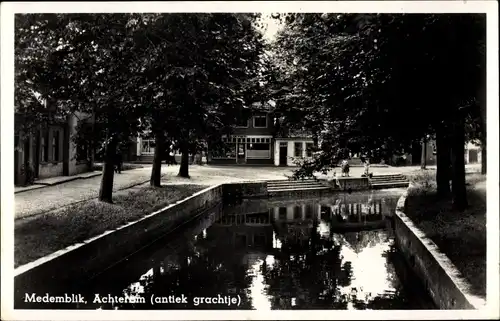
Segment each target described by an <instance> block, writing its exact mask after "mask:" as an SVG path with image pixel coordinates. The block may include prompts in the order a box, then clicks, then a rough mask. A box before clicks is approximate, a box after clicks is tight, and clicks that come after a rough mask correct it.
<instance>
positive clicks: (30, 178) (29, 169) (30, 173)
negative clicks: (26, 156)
mask: <svg viewBox="0 0 500 321" xmlns="http://www.w3.org/2000/svg"><path fill="white" fill-rule="evenodd" d="M25 174H26V185H32V184H33V183H34V182H35V169H34V168H33V166H32V165H31V162H30V161H27V162H26V168H25Z"/></svg>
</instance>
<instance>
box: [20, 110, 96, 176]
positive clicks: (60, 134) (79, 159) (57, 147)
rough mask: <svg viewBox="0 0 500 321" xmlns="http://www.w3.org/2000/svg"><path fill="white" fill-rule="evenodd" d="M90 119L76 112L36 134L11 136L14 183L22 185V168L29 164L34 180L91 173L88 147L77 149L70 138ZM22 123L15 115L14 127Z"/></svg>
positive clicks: (40, 127)
mask: <svg viewBox="0 0 500 321" xmlns="http://www.w3.org/2000/svg"><path fill="white" fill-rule="evenodd" d="M88 119H89V117H86V116H85V115H84V114H81V113H76V114H72V115H70V116H68V117H64V118H59V119H56V120H54V121H53V122H51V123H50V124H43V126H42V125H40V126H39V129H38V130H37V131H35V133H31V134H25V133H22V132H18V131H17V130H16V131H15V134H14V182H15V184H16V185H23V184H24V183H25V180H26V177H25V173H24V170H23V169H24V168H26V166H27V165H28V162H29V163H30V164H31V166H32V167H33V170H34V176H35V179H44V178H49V177H56V176H71V175H76V174H80V173H84V172H88V171H91V170H92V157H91V155H90V149H89V148H88V146H77V145H76V144H75V143H74V142H73V141H72V139H71V137H72V135H73V134H74V133H75V132H76V128H77V124H78V122H79V121H86V122H88ZM22 121H23V118H22V116H21V115H19V114H17V113H16V114H15V123H16V125H15V126H16V128H19V126H18V124H20V123H21V122H22Z"/></svg>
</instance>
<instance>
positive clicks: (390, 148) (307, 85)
mask: <svg viewBox="0 0 500 321" xmlns="http://www.w3.org/2000/svg"><path fill="white" fill-rule="evenodd" d="M457 30H459V31H460V32H458V31H457ZM484 30H485V24H484V16H481V15H459V14H449V15H432V14H431V15H428V14H400V15H393V14H377V15H365V14H291V15H288V16H287V17H286V23H285V28H284V31H283V32H282V35H281V36H279V37H278V40H277V46H278V48H283V50H284V49H285V48H287V50H286V51H284V52H285V53H286V55H289V56H290V58H288V61H293V60H295V61H296V64H294V65H293V69H294V71H293V72H291V73H290V75H291V77H290V80H289V81H290V82H291V83H292V84H293V86H294V87H296V88H300V90H299V93H295V94H296V95H295V97H294V96H293V95H289V94H287V93H282V94H281V95H280V96H281V98H280V99H279V102H278V103H282V102H283V101H285V102H286V101H287V99H289V98H290V97H292V103H291V104H294V105H296V106H301V107H299V108H304V107H302V106H314V109H315V110H316V111H315V112H314V113H312V114H311V115H313V116H312V118H313V119H315V120H316V121H317V122H319V123H320V124H323V126H324V130H323V131H322V133H321V141H322V144H321V150H320V151H321V153H320V154H319V155H318V156H317V157H316V158H315V160H314V161H312V162H306V163H304V164H302V168H301V169H300V170H299V171H298V172H297V173H296V174H297V175H298V176H300V175H311V174H312V173H313V172H314V171H315V170H319V169H324V168H327V167H329V166H335V165H336V164H337V162H338V159H339V157H341V154H342V152H341V151H342V150H344V149H346V148H347V149H348V150H350V151H352V152H354V153H364V154H367V156H368V157H370V158H387V157H388V156H389V155H393V154H395V153H400V152H402V151H403V150H405V149H409V147H410V146H411V144H412V143H414V142H418V141H421V140H422V139H423V138H424V137H427V135H430V136H431V137H435V136H436V135H437V136H438V137H436V139H437V141H438V145H441V152H438V153H440V154H442V156H441V160H440V161H439V163H438V166H439V168H438V171H437V172H438V174H437V175H438V176H439V179H438V183H439V184H440V188H441V189H442V191H445V185H448V184H449V183H448V179H447V173H448V172H449V164H450V158H448V157H447V156H446V155H447V151H446V149H445V148H443V146H445V145H446V144H447V140H446V139H447V137H448V136H449V137H450V138H449V139H450V140H449V142H450V144H451V146H452V147H453V155H456V157H454V160H455V161H454V162H453V165H454V166H453V168H454V169H453V171H452V177H453V184H454V185H455V186H454V188H453V190H452V194H453V199H454V203H455V204H457V207H458V208H463V207H464V206H465V205H466V198H465V197H463V195H464V191H465V182H464V179H462V178H460V177H461V176H464V175H465V172H464V168H463V166H464V165H463V145H464V144H465V135H464V124H465V118H466V117H467V115H470V114H474V113H475V111H474V109H475V108H476V107H475V105H473V104H470V103H468V102H470V101H472V100H473V98H474V97H476V95H477V92H478V84H480V83H481V81H482V78H481V77H483V76H482V73H483V71H484V64H483V61H484V54H482V53H481V50H478V49H480V48H481V44H482V43H483V41H484V36H485V32H484ZM462 33H463V34H467V36H464V38H462V37H454V35H457V34H462ZM290 34H293V35H294V36H293V37H291V36H290ZM283 50H282V51H283ZM306 112H307V110H306ZM400 124H404V125H400ZM306 126H308V127H310V128H311V127H312V128H314V125H313V126H311V123H309V124H307V125H306ZM446 130H449V131H450V132H449V133H446V132H445V131H446ZM443 135H444V138H443ZM443 144H444V145H443ZM460 146H462V147H460ZM443 149H444V150H443ZM443 155H444V156H443ZM459 155H462V162H460V160H459V159H458V158H459ZM443 184H445V185H443ZM448 188H449V187H448ZM445 194H446V193H445Z"/></svg>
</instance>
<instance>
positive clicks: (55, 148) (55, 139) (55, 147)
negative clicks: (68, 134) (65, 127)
mask: <svg viewBox="0 0 500 321" xmlns="http://www.w3.org/2000/svg"><path fill="white" fill-rule="evenodd" d="M59 138H60V132H59V130H54V132H53V133H52V160H53V161H55V162H57V161H59Z"/></svg>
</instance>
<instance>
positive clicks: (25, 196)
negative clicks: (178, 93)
mask: <svg viewBox="0 0 500 321" xmlns="http://www.w3.org/2000/svg"><path fill="white" fill-rule="evenodd" d="M418 169H419V167H416V166H410V167H398V168H395V167H380V168H378V167H373V168H372V171H373V172H374V173H375V174H389V173H405V172H410V171H415V170H418ZM178 171H179V166H178V165H177V166H165V165H163V167H162V174H163V175H164V176H163V180H162V184H201V185H213V184H219V183H224V182H236V181H245V180H275V179H285V178H286V176H287V175H291V174H292V171H293V168H289V167H288V168H287V167H247V166H208V165H205V166H198V165H192V166H190V170H189V171H190V175H191V178H190V179H186V178H180V177H177V176H176V175H177V173H178ZM362 172H363V168H362V167H352V168H351V176H358V177H359V176H360V175H361V173H362ZM337 173H338V171H337ZM150 175H151V165H144V167H143V168H138V169H133V170H128V171H124V172H122V173H121V174H116V175H115V179H114V190H115V191H117V190H122V189H126V188H129V187H131V186H134V185H137V184H140V183H145V182H147V181H149V178H150ZM100 182H101V176H97V177H92V178H88V179H80V180H75V181H71V182H67V183H63V184H60V185H55V186H49V187H44V188H40V189H35V190H30V191H26V192H23V193H18V194H15V217H16V218H21V217H26V216H31V215H34V214H37V213H40V212H46V211H49V210H53V209H56V208H60V207H63V206H67V205H70V204H73V203H76V202H79V201H83V200H88V199H92V198H96V197H97V196H98V193H99V187H100Z"/></svg>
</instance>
